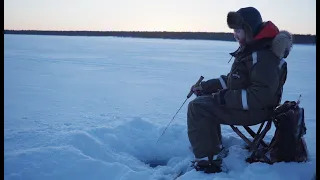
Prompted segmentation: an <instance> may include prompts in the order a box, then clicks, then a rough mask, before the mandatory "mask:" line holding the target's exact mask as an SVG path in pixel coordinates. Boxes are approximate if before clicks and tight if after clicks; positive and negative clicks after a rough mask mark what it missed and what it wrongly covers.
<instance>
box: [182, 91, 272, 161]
mask: <svg viewBox="0 0 320 180" xmlns="http://www.w3.org/2000/svg"><path fill="white" fill-rule="evenodd" d="M270 113H271V112H270V110H268V111H267V110H242V109H240V110H237V109H227V108H225V107H224V106H221V105H219V104H218V102H217V101H215V100H214V98H213V96H212V95H207V96H199V97H197V98H195V99H194V100H192V101H190V103H189V105H188V114H187V125H188V138H189V141H190V143H191V147H192V150H193V153H194V155H195V157H196V158H204V157H213V155H216V154H217V153H219V152H220V150H221V145H222V141H221V140H222V138H221V137H222V135H221V124H224V125H241V126H251V125H256V124H259V123H262V122H263V121H265V120H267V119H268V117H270Z"/></svg>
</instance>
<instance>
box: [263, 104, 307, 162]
mask: <svg viewBox="0 0 320 180" xmlns="http://www.w3.org/2000/svg"><path fill="white" fill-rule="evenodd" d="M304 120H305V118H304V108H302V107H299V101H297V102H295V101H285V102H284V103H283V104H282V105H280V106H278V107H277V108H276V109H275V110H274V118H273V122H274V124H275V127H276V131H275V133H274V137H273V138H272V140H271V142H270V145H269V148H268V150H269V152H270V160H271V162H272V163H273V162H281V161H284V162H303V161H307V160H308V150H307V145H306V143H305V140H304V138H303V136H304V135H305V134H306V132H307V128H306V126H305V121H304Z"/></svg>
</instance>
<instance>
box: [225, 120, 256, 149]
mask: <svg viewBox="0 0 320 180" xmlns="http://www.w3.org/2000/svg"><path fill="white" fill-rule="evenodd" d="M230 127H231V128H232V129H233V131H234V132H236V133H237V134H238V136H240V137H241V138H242V139H243V140H244V141H245V142H246V143H247V144H248V145H249V146H251V145H252V142H251V141H250V140H249V139H248V138H247V137H246V136H245V135H244V134H242V132H240V131H239V129H238V128H237V127H234V126H233V125H230Z"/></svg>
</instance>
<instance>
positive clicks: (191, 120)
mask: <svg viewBox="0 0 320 180" xmlns="http://www.w3.org/2000/svg"><path fill="white" fill-rule="evenodd" d="M227 24H228V26H229V28H231V29H233V30H234V38H235V39H236V40H237V41H238V42H239V45H240V46H239V48H238V49H237V50H236V51H235V52H233V53H230V54H231V55H232V56H233V57H234V58H235V59H234V62H233V64H232V67H231V70H230V72H229V73H228V74H227V75H221V76H220V77H219V78H214V79H209V80H207V81H202V82H201V83H200V84H199V85H198V86H196V85H193V86H192V87H191V90H192V91H193V92H194V94H196V95H197V96H198V97H197V98H195V99H194V100H192V101H190V103H189V105H188V112H187V126H188V138H189V141H190V143H191V148H192V151H193V153H194V156H195V164H194V167H195V168H196V169H197V170H203V171H205V172H206V173H214V172H220V171H221V168H220V167H219V166H220V165H221V164H218V165H217V164H215V162H217V161H216V160H217V159H219V156H218V154H219V153H220V152H221V150H222V142H221V127H220V125H221V124H224V125H241V126H252V125H256V124H259V123H262V122H263V121H265V120H267V119H268V118H270V115H271V113H272V112H273V110H274V108H275V107H276V106H278V105H279V103H280V102H281V96H282V89H283V85H284V83H285V80H286V75H287V64H286V62H285V61H284V58H286V57H287V56H288V55H289V52H290V51H291V47H292V35H291V34H290V33H289V32H288V31H279V29H278V28H277V26H276V25H274V24H273V23H272V22H271V21H266V22H263V21H262V18H261V15H260V12H259V11H258V10H257V9H255V8H254V7H245V8H241V9H239V10H238V11H236V12H229V13H228V15H227ZM217 166H218V167H217Z"/></svg>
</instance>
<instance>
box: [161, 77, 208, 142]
mask: <svg viewBox="0 0 320 180" xmlns="http://www.w3.org/2000/svg"><path fill="white" fill-rule="evenodd" d="M203 79H204V77H203V76H200V78H199V80H198V81H197V82H196V84H195V86H199V84H200V83H201V81H202V80H203ZM192 94H193V92H192V89H190V92H189V94H188V95H187V98H186V100H184V102H183V103H182V105H181V106H180V108H179V109H178V111H177V112H176V114H175V115H174V116H173V117H172V119H171V121H170V122H169V124H168V125H167V127H166V128H165V129H164V131H163V132H162V134H161V136H160V137H159V139H158V140H157V143H158V141H159V140H160V138H161V137H162V136H163V134H164V133H165V131H166V130H167V128H168V127H169V126H170V124H171V123H172V121H173V120H174V118H175V117H176V115H177V114H178V112H179V111H180V109H181V108H182V106H183V105H184V103H186V101H187V100H188V99H189V98H190V97H191V96H192Z"/></svg>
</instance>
